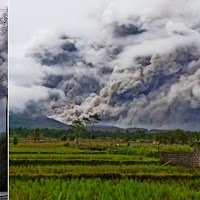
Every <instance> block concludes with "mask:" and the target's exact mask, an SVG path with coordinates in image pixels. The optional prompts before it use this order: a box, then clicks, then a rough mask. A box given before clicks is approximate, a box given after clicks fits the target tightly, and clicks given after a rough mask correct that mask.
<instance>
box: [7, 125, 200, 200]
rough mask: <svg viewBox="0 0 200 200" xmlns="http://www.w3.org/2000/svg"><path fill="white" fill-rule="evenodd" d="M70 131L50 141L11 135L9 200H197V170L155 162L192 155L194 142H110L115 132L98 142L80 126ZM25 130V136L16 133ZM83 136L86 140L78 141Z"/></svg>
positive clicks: (124, 139)
mask: <svg viewBox="0 0 200 200" xmlns="http://www.w3.org/2000/svg"><path fill="white" fill-rule="evenodd" d="M93 122H94V123H95V122H96V121H93ZM93 122H90V123H93ZM88 123H89V122H88ZM73 126H74V129H75V130H76V134H75V133H73V132H67V134H66V132H65V131H64V132H62V131H63V130H62V131H61V130H57V131H58V132H59V131H61V133H63V134H62V135H61V136H59V137H48V136H47V135H48V134H49V133H48V134H47V133H46V132H45V129H38V130H31V129H30V130H29V129H20V131H18V129H15V130H14V131H15V132H16V133H17V135H18V136H19V144H18V145H14V144H13V139H14V138H13V136H14V134H13V135H12V137H11V140H10V157H9V159H10V169H9V173H10V199H11V200H18V199H20V200H26V199H29V200H38V199H48V200H56V199H60V200H66V199H67V200H84V199H85V200H90V199H91V200H111V199H117V200H118V199H119V200H134V199H137V200H146V199H152V200H197V199H200V186H199V185H200V169H198V168H192V167H184V166H173V165H169V164H167V165H163V163H162V162H161V161H160V159H159V157H158V152H165V151H171V152H193V151H194V145H193V144H194V142H195V141H197V137H195V139H194V140H192V141H189V140H187V142H185V143H184V144H183V143H182V139H180V141H179V139H176V140H175V141H176V142H175V143H172V144H171V141H172V140H166V141H163V142H161V140H160V141H159V142H157V141H158V140H155V138H154V139H150V138H148V139H147V136H145V138H146V139H145V140H140V139H139V138H138V137H137V139H135V140H133V139H132V138H131V137H130V138H128V139H127V133H123V134H124V137H122V138H121V139H119V138H117V139H114V138H112V137H111V136H112V134H113V133H110V137H109V138H108V137H105V138H104V139H102V138H101V137H99V136H97V135H98V134H100V133H95V132H94V131H93V130H92V131H91V132H89V133H88V132H87V131H86V130H85V128H84V127H83V126H82V125H80V124H79V122H78V121H77V122H74V124H73ZM24 130H26V131H29V136H27V137H23V136H22V135H23V134H20V132H23V131H24ZM67 131H69V130H67ZM73 131H74V130H73ZM50 132H51V131H50ZM33 133H34V134H35V133H39V134H38V135H39V137H38V138H37V139H35V138H33V135H34V134H33ZM41 133H42V134H41ZM83 133H84V134H85V136H84V137H85V138H87V139H84V137H81V135H84V134H83ZM73 134H74V136H73V137H72V138H71V136H72V135H73ZM115 134H116V133H115ZM132 134H133V133H132ZM135 134H136V133H135ZM140 134H142V133H141V132H140V133H138V135H140ZM162 134H167V135H168V134H171V132H169V133H162ZM192 134H193V133H192ZM195 134H197V133H195ZM55 135H57V134H55V133H54V136H55ZM69 135H70V137H68V136H69ZM155 135H156V133H155V134H154V136H155ZM63 136H66V138H63ZM168 136H169V135H168ZM177 137H178V138H179V136H177ZM41 138H42V140H41V141H39V139H41ZM94 138H96V139H94ZM180 138H181V137H180ZM66 140H67V141H66ZM155 141H156V142H155ZM185 141H186V140H185ZM183 191H184V192H183Z"/></svg>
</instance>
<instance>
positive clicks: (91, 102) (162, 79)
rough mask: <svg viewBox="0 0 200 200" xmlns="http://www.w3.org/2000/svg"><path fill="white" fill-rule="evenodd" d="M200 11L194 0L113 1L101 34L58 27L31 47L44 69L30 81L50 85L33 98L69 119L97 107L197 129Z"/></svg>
mask: <svg viewBox="0 0 200 200" xmlns="http://www.w3.org/2000/svg"><path fill="white" fill-rule="evenodd" d="M180 6H181V8H180ZM199 11H200V3H199V2H198V1H197V0H190V1H187V0H177V1H176V2H175V1H166V0H165V1H164V0H152V1H147V0H142V1H141V0H140V1H139V0H138V1H137V0H136V1H129V0H128V1H126V2H125V1H122V0H115V1H109V3H108V4H107V6H106V7H105V8H104V9H103V13H102V15H101V17H100V18H99V19H98V23H99V27H100V32H99V34H97V35H96V36H95V37H96V39H91V40H88V39H81V38H74V37H73V36H68V34H67V33H66V34H59V35H56V36H53V37H50V38H48V37H47V38H46V39H45V40H44V41H43V42H41V43H40V44H37V45H35V47H32V48H30V49H29V50H28V51H27V53H26V59H30V60H31V62H32V63H34V65H35V66H37V67H36V68H38V66H39V67H40V73H41V74H40V76H39V77H40V78H39V79H38V80H34V81H33V83H31V84H30V85H31V86H29V88H31V89H33V88H35V91H36V93H37V88H38V90H39V91H44V93H45V95H43V96H42V97H41V98H38V99H37V98H36V99H33V101H32V102H31V104H33V102H35V103H36V104H37V105H38V106H40V107H41V109H42V111H43V112H44V113H45V114H46V115H47V116H50V117H53V118H56V119H59V120H61V121H63V122H65V123H70V122H71V121H72V120H73V119H74V118H75V117H84V116H88V115H89V114H92V113H99V114H101V115H102V118H103V121H104V123H109V122H110V123H112V124H115V125H117V126H122V127H133V126H137V127H141V126H142V127H157V128H158V127H160V128H161V127H162V128H185V129H193V130H197V129H199V128H200V123H199V122H200V14H199V13H200V12H199ZM83 31H84V30H83ZM95 37H94V38H95ZM33 67H34V66H33ZM44 93H43V94H44ZM28 104H30V102H29V101H27V102H26V105H28ZM13 109H15V108H14V107H13Z"/></svg>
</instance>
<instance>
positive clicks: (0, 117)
mask: <svg viewBox="0 0 200 200" xmlns="http://www.w3.org/2000/svg"><path fill="white" fill-rule="evenodd" d="M7 4H8V1H7V0H1V1H0V9H5V8H6V7H7ZM2 13H3V10H0V15H1V14H2ZM5 42H6V43H7V40H6V39H5V38H4V37H0V58H1V59H2V58H3V59H5V61H6V62H5V63H4V64H3V63H2V62H1V64H0V74H2V73H4V72H5V71H7V55H5V54H7V50H6V49H5ZM2 92H3V91H2V87H0V94H1V93H2ZM3 93H4V92H3ZM5 104H6V100H5V98H3V99H0V132H2V131H5V129H6V111H5Z"/></svg>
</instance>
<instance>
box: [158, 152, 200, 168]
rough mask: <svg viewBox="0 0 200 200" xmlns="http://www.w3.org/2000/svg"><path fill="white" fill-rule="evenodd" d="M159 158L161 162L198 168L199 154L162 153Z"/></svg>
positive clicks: (199, 163) (199, 162)
mask: <svg viewBox="0 0 200 200" xmlns="http://www.w3.org/2000/svg"><path fill="white" fill-rule="evenodd" d="M159 157H160V159H161V161H163V162H170V163H171V164H175V165H185V166H193V167H200V152H198V153H177V152H176V153H174V152H162V153H159Z"/></svg>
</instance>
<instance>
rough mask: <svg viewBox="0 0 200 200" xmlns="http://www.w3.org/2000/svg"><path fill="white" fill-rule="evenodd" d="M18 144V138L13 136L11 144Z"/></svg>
mask: <svg viewBox="0 0 200 200" xmlns="http://www.w3.org/2000/svg"><path fill="white" fill-rule="evenodd" d="M18 143H19V139H18V136H17V135H15V136H14V138H13V144H14V145H17V144H18Z"/></svg>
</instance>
